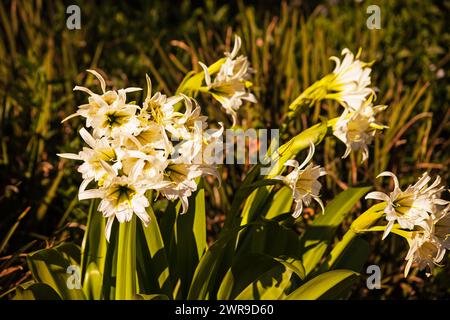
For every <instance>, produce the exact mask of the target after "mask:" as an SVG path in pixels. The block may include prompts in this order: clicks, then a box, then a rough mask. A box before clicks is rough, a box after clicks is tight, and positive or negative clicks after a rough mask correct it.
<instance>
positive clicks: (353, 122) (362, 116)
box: [333, 99, 387, 162]
mask: <svg viewBox="0 0 450 320" xmlns="http://www.w3.org/2000/svg"><path fill="white" fill-rule="evenodd" d="M386 108H387V106H375V107H373V106H372V103H371V99H369V100H366V101H365V102H364V103H363V104H362V105H361V106H360V107H359V108H358V109H357V110H355V111H349V110H348V109H346V110H345V111H344V112H343V113H342V115H341V116H340V117H339V119H338V121H337V122H336V124H335V125H334V126H333V134H334V135H335V136H336V137H337V138H338V139H339V140H341V141H342V142H343V143H345V145H346V146H347V149H346V150H345V153H344V155H343V156H342V158H346V157H348V155H349V154H350V152H352V151H357V150H361V152H362V161H363V162H364V161H365V160H367V158H368V157H369V148H368V145H369V144H370V143H372V140H373V137H374V136H375V133H376V130H377V129H384V128H386V126H383V125H381V124H378V123H376V122H375V115H376V114H377V113H378V112H380V111H382V110H385V109H386Z"/></svg>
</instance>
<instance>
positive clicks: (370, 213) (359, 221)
mask: <svg viewBox="0 0 450 320" xmlns="http://www.w3.org/2000/svg"><path fill="white" fill-rule="evenodd" d="M385 206H386V204H385V203H379V204H376V205H374V206H372V207H370V208H369V209H368V210H366V211H365V212H364V213H363V214H361V215H360V216H359V217H358V218H356V219H355V220H354V221H353V223H352V224H351V226H350V230H348V231H347V232H346V233H345V235H344V237H343V238H342V240H341V241H339V242H338V244H337V245H336V246H335V247H334V248H333V250H331V253H330V258H329V260H328V261H327V262H326V263H324V264H323V265H322V267H321V271H326V270H331V269H333V267H334V266H335V265H336V263H337V262H338V261H339V259H340V258H341V257H342V255H343V254H344V252H345V250H346V248H347V247H348V246H349V245H350V244H351V243H352V241H353V240H354V239H355V237H356V236H357V235H358V234H361V233H364V232H366V230H367V229H369V228H370V227H371V226H373V225H374V224H375V223H376V222H377V221H378V220H379V219H380V218H381V217H382V216H383V215H384V212H383V210H384V208H385Z"/></svg>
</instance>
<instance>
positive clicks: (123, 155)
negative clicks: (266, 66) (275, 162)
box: [59, 70, 223, 239]
mask: <svg viewBox="0 0 450 320" xmlns="http://www.w3.org/2000/svg"><path fill="white" fill-rule="evenodd" d="M88 71H89V72H90V73H92V74H93V75H94V76H96V77H97V78H98V80H99V81H100V84H101V88H102V93H101V94H97V93H94V92H92V91H91V90H89V89H88V88H84V87H79V86H77V87H75V90H79V91H83V92H86V93H87V94H89V98H88V103H87V104H84V105H81V106H79V109H78V111H77V112H76V113H75V114H74V115H72V116H69V117H68V118H71V117H73V116H82V117H83V118H85V119H86V127H87V128H91V129H92V134H90V133H89V132H88V130H86V129H85V128H82V129H81V130H80V135H81V137H82V138H83V140H84V141H85V142H86V143H87V145H88V146H89V147H85V148H83V150H82V151H80V152H79V153H78V154H72V153H63V154H59V156H60V157H64V158H69V159H74V160H81V161H83V164H82V165H80V167H79V168H78V171H79V172H80V173H81V174H82V176H83V182H82V183H81V186H80V189H79V199H80V200H84V199H93V198H100V199H101V202H100V205H99V207H98V211H100V212H102V213H103V215H104V216H105V217H106V218H107V224H106V237H107V238H108V239H109V237H110V233H111V226H112V223H113V221H114V219H115V218H117V220H118V221H119V222H121V223H122V222H127V221H130V220H131V218H132V216H133V214H136V215H137V216H138V217H139V218H140V219H141V220H142V222H143V223H144V224H145V225H147V224H148V222H149V216H148V214H147V213H146V207H148V206H149V201H148V199H147V196H146V192H147V191H149V190H154V191H156V192H158V193H159V194H161V195H162V196H164V197H166V198H167V199H170V200H175V199H180V200H181V203H182V208H183V209H182V213H185V212H187V209H188V197H189V196H190V195H191V194H192V192H194V191H195V190H196V189H197V178H199V177H201V176H203V175H214V176H216V177H219V175H218V174H217V171H216V168H215V167H214V166H213V165H211V164H207V163H205V162H204V161H202V159H203V158H202V153H203V150H204V149H205V148H206V147H207V146H213V145H214V143H215V142H216V141H217V138H218V137H220V136H221V135H222V131H223V128H222V127H221V129H218V130H217V131H216V132H215V133H213V134H207V133H203V130H205V129H206V128H207V126H208V124H207V122H206V119H207V118H206V117H205V116H203V115H202V114H201V109H200V106H199V105H198V103H197V102H196V101H195V100H194V99H192V98H189V97H187V96H185V95H182V94H181V95H178V96H174V97H167V96H166V95H164V94H161V93H160V92H157V93H155V94H154V95H152V85H151V81H150V78H149V77H148V76H147V97H146V98H145V100H144V103H143V104H142V106H137V105H136V104H133V103H129V102H127V97H126V95H127V93H132V92H135V91H139V90H142V89H140V88H126V89H120V90H118V91H115V90H109V91H106V82H105V80H104V79H103V77H102V76H101V75H100V74H99V73H98V72H96V71H94V70H88ZM176 104H179V105H181V106H182V108H179V110H182V111H176V110H175V108H174V106H175V105H176ZM199 159H200V161H199ZM219 178H220V177H219ZM92 183H95V184H96V188H89V189H88V187H89V186H90V185H91V184H92Z"/></svg>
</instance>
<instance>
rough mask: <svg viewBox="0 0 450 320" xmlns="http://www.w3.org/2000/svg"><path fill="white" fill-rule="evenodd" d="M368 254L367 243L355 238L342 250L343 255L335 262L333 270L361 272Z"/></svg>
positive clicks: (368, 247) (368, 246)
mask: <svg viewBox="0 0 450 320" xmlns="http://www.w3.org/2000/svg"><path fill="white" fill-rule="evenodd" d="M369 253H370V245H369V243H368V242H367V241H366V240H364V239H362V238H359V237H356V238H355V239H354V240H353V241H352V242H351V243H350V244H349V245H348V246H347V247H346V248H345V250H344V252H343V254H342V255H341V256H340V257H339V259H338V260H337V261H336V264H335V265H334V266H333V269H348V270H353V271H355V272H361V270H362V268H363V266H364V264H365V263H366V261H367V258H368V257H369Z"/></svg>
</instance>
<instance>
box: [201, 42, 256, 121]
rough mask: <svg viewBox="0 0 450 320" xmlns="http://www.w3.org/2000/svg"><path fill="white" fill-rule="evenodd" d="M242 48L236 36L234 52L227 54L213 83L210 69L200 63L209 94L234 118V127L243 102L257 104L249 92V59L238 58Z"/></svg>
mask: <svg viewBox="0 0 450 320" xmlns="http://www.w3.org/2000/svg"><path fill="white" fill-rule="evenodd" d="M240 48H241V38H240V37H238V36H236V37H235V42H234V48H233V50H232V52H231V53H229V52H226V53H225V55H226V57H227V58H226V59H225V62H224V63H223V64H222V65H221V67H220V70H219V72H218V73H217V75H216V76H215V78H214V80H213V81H212V80H211V75H210V73H209V71H208V67H207V66H206V65H204V64H203V63H201V62H200V63H199V64H200V65H201V67H202V68H203V71H204V73H205V83H206V86H207V87H208V92H210V93H211V94H212V96H213V97H214V98H215V99H216V100H217V101H219V102H220V104H221V105H222V107H223V108H224V109H225V112H226V113H227V114H229V115H231V116H232V119H233V125H235V124H236V121H237V110H238V109H239V108H240V106H241V105H242V103H243V102H242V100H247V101H249V102H252V103H256V102H257V101H256V98H255V96H254V95H253V94H252V93H250V92H248V90H247V78H248V77H249V73H250V71H251V69H250V67H249V62H248V60H247V57H246V56H243V55H241V56H239V57H236V56H237V54H238V52H239V49H240Z"/></svg>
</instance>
